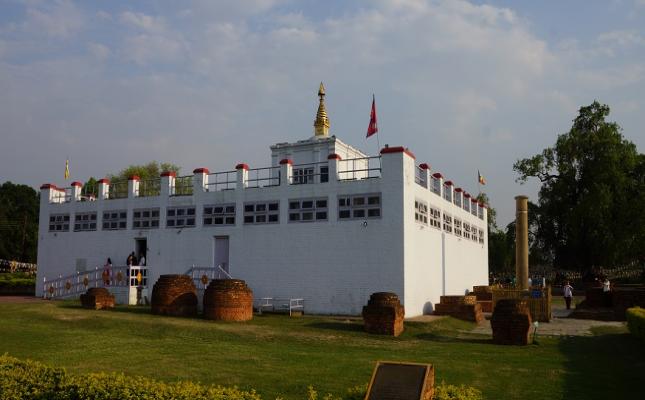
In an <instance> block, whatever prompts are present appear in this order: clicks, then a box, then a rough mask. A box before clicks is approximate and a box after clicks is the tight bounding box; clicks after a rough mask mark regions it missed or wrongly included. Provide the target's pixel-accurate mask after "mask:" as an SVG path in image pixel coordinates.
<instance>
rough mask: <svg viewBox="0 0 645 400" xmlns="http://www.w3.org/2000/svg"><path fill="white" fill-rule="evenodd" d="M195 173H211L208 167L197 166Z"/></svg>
mask: <svg viewBox="0 0 645 400" xmlns="http://www.w3.org/2000/svg"><path fill="white" fill-rule="evenodd" d="M193 174H210V171H209V170H208V168H195V169H194V170H193Z"/></svg>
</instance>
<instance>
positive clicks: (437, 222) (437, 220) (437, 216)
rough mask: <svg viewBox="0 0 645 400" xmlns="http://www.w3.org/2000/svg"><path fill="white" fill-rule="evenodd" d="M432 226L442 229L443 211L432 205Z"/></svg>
mask: <svg viewBox="0 0 645 400" xmlns="http://www.w3.org/2000/svg"><path fill="white" fill-rule="evenodd" d="M430 226H431V227H433V228H437V229H441V211H439V209H438V208H434V207H430Z"/></svg>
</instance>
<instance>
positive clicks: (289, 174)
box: [280, 158, 293, 186]
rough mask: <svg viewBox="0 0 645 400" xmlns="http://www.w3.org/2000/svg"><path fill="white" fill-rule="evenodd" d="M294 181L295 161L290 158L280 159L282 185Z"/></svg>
mask: <svg viewBox="0 0 645 400" xmlns="http://www.w3.org/2000/svg"><path fill="white" fill-rule="evenodd" d="M291 183H293V161H291V159H289V158H285V159H284V160H280V186H282V185H291Z"/></svg>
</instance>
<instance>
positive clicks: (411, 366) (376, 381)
mask: <svg viewBox="0 0 645 400" xmlns="http://www.w3.org/2000/svg"><path fill="white" fill-rule="evenodd" d="M433 394H434V367H433V366H432V364H417V363H403V362H395V361H378V362H377V363H376V367H374V372H373V373H372V379H371V380H370V384H369V386H368V388H367V394H366V395H365V400H431V399H432V395H433Z"/></svg>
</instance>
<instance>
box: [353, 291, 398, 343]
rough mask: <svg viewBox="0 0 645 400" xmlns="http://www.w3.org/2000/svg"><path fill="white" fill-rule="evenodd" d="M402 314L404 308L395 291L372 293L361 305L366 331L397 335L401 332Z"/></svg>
mask: <svg viewBox="0 0 645 400" xmlns="http://www.w3.org/2000/svg"><path fill="white" fill-rule="evenodd" d="M404 316H405V310H404V308H403V306H402V305H401V302H400V301H399V297H398V296H397V295H396V293H391V292H377V293H374V294H372V295H371V296H370V299H369V301H368V302H367V305H366V306H364V307H363V322H364V324H365V331H366V332H368V333H376V334H379V335H390V336H399V335H400V334H401V333H402V332H403V318H404Z"/></svg>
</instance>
